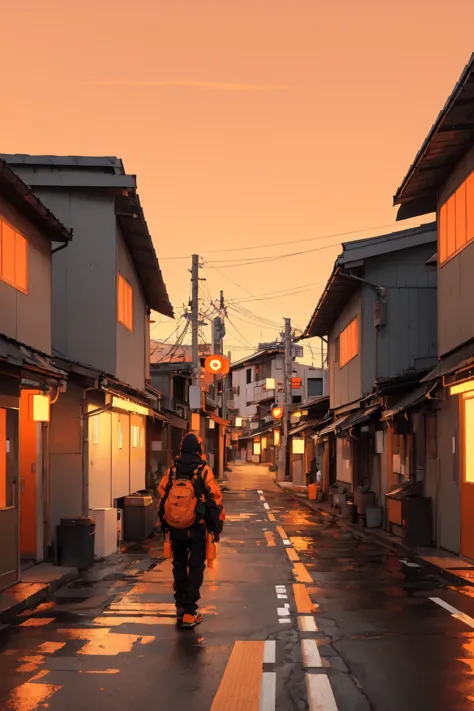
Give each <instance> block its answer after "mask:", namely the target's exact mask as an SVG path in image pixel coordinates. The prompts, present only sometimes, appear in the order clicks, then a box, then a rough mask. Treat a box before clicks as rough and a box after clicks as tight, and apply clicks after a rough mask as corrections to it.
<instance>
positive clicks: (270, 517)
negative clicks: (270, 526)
mask: <svg viewBox="0 0 474 711" xmlns="http://www.w3.org/2000/svg"><path fill="white" fill-rule="evenodd" d="M267 515H268V520H269V521H273V522H274V523H275V521H276V518H275V516H274V515H273V514H267Z"/></svg>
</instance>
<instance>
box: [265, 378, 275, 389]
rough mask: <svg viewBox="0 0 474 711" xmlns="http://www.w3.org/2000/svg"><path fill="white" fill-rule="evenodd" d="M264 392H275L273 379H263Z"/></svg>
mask: <svg viewBox="0 0 474 711" xmlns="http://www.w3.org/2000/svg"><path fill="white" fill-rule="evenodd" d="M265 390H275V378H266V379H265Z"/></svg>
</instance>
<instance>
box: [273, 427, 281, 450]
mask: <svg viewBox="0 0 474 711" xmlns="http://www.w3.org/2000/svg"><path fill="white" fill-rule="evenodd" d="M280 441H281V435H280V430H274V431H273V444H274V445H275V447H279V446H280Z"/></svg>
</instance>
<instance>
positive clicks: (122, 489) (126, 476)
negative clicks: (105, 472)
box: [112, 412, 130, 500]
mask: <svg viewBox="0 0 474 711" xmlns="http://www.w3.org/2000/svg"><path fill="white" fill-rule="evenodd" d="M119 432H121V438H120V437H119ZM129 493H130V415H127V414H126V413H120V414H119V413H117V412H113V413H112V500H114V499H120V498H121V497H122V496H127V495H128V494H129Z"/></svg>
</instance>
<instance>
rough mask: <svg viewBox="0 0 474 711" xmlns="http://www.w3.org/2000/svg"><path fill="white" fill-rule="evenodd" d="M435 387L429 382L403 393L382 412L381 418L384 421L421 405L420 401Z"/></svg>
mask: <svg viewBox="0 0 474 711" xmlns="http://www.w3.org/2000/svg"><path fill="white" fill-rule="evenodd" d="M435 387H436V385H433V384H432V383H430V384H429V385H421V386H420V387H418V388H415V389H414V390H410V392H408V393H404V394H403V395H401V396H400V397H399V399H398V400H396V401H395V402H394V403H393V404H392V406H391V407H390V408H389V409H387V410H385V411H384V412H383V413H382V417H381V419H382V420H383V421H384V422H386V421H387V420H391V419H392V418H393V417H395V415H399V414H401V413H402V412H406V411H407V410H411V409H412V408H414V407H417V406H418V405H421V403H422V402H423V401H424V400H425V399H426V398H427V396H428V395H429V394H430V392H432V391H433V390H434V389H435Z"/></svg>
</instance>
